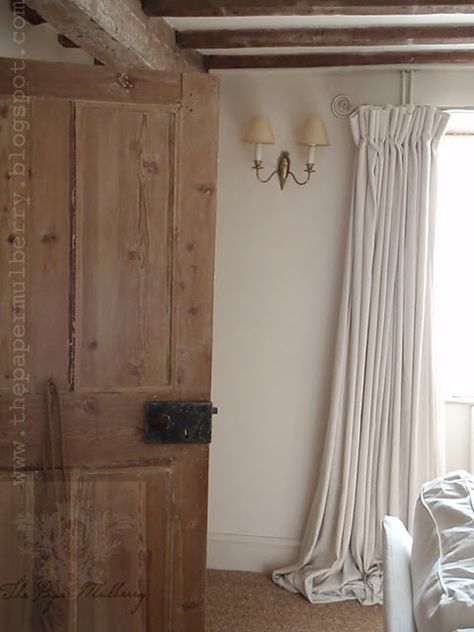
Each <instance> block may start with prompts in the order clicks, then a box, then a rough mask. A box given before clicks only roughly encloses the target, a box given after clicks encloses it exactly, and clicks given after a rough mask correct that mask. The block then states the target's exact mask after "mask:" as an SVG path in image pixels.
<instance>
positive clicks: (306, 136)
mask: <svg viewBox="0 0 474 632" xmlns="http://www.w3.org/2000/svg"><path fill="white" fill-rule="evenodd" d="M298 143H299V144H300V145H308V146H310V147H315V146H316V145H320V146H324V147H327V146H328V145H329V138H328V133H327V131H326V126H325V125H324V122H323V121H322V120H321V119H320V118H318V117H314V118H310V119H308V120H307V121H306V122H305V124H304V125H303V127H302V128H301V130H300V133H299V134H298Z"/></svg>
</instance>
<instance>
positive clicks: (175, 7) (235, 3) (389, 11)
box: [142, 0, 474, 17]
mask: <svg viewBox="0 0 474 632" xmlns="http://www.w3.org/2000/svg"><path fill="white" fill-rule="evenodd" d="M142 6H143V10H144V11H145V13H146V14H147V15H152V16H160V17H219V16H220V17H224V16H254V15H260V16H261V15H335V14H337V15H430V14H436V13H447V14H449V13H451V14H452V13H474V2H472V1H471V0H457V1H456V2H447V1H446V0H431V1H430V2H420V1H414V2H407V0H391V1H383V0H365V1H360V0H358V1H356V0H346V2H344V1H342V0H319V1H313V0H289V1H287V2H283V0H142Z"/></svg>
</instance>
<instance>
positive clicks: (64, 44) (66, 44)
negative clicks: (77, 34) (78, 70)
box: [58, 33, 79, 48]
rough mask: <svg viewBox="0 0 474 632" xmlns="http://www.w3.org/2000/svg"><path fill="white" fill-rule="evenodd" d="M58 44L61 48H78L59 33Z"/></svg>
mask: <svg viewBox="0 0 474 632" xmlns="http://www.w3.org/2000/svg"><path fill="white" fill-rule="evenodd" d="M58 44H59V45H60V46H62V47H63V48H79V46H78V45H77V44H76V43H75V42H73V41H72V40H70V39H69V37H66V36H65V35H62V34H61V33H59V35H58Z"/></svg>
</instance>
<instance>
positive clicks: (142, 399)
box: [0, 59, 217, 632]
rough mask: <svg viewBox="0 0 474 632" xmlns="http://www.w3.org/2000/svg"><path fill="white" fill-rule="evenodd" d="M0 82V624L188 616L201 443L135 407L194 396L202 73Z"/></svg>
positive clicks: (205, 309) (209, 163) (41, 71)
mask: <svg viewBox="0 0 474 632" xmlns="http://www.w3.org/2000/svg"><path fill="white" fill-rule="evenodd" d="M0 94H1V95H3V96H1V99H0V178H1V180H0V182H1V184H0V468H1V470H0V502H1V506H0V507H1V510H0V556H1V557H0V559H2V565H1V570H0V629H1V630H11V631H13V630H14V631H15V632H23V631H25V632H39V631H43V630H45V631H50V630H51V631H52V630H54V632H61V631H62V630H65V631H67V632H99V631H100V632H109V631H110V632H145V631H146V632H162V631H165V630H166V631H172V632H175V631H176V632H179V631H186V632H188V631H189V632H192V631H194V630H196V631H199V630H203V627H204V581H205V576H204V572H205V556H206V544H205V543H206V515H207V480H208V446H207V444H205V443H192V441H194V439H193V436H194V435H193V433H192V432H191V433H190V434H189V435H188V431H187V430H186V432H185V434H184V435H183V439H182V442H180V443H176V444H156V443H145V441H144V409H145V404H146V402H150V401H156V402H160V401H175V400H177V401H192V402H205V401H207V400H209V397H210V376H211V342H212V293H213V259H214V223H215V188H216V153H217V146H216V143H217V125H216V123H217V86H216V81H215V79H213V78H212V77H210V76H208V75H202V74H174V73H158V72H146V71H144V72H143V73H141V74H140V75H134V76H127V75H118V74H115V73H114V72H113V71H111V70H108V69H107V68H105V67H89V66H70V65H64V64H50V63H40V62H27V63H26V64H25V63H24V62H22V61H18V60H16V61H15V60H6V59H3V60H1V61H0ZM48 385H49V386H48ZM47 393H49V395H50V397H49V399H48V397H47V396H46V394H47ZM51 393H52V394H53V395H54V397H55V399H54V401H52V400H51ZM48 402H49V405H48ZM48 411H49V412H48ZM193 423H194V422H193V419H192V418H191V419H189V424H190V426H192V424H193ZM58 454H59V455H60V458H58ZM63 461H64V462H63ZM58 474H61V475H60V476H59V475H58Z"/></svg>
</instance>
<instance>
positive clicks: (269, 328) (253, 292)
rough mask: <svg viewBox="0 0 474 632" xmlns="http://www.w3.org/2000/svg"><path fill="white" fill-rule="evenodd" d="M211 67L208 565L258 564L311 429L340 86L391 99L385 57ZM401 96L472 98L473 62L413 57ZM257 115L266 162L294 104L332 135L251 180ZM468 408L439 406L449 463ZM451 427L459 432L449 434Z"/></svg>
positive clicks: (328, 290)
mask: <svg viewBox="0 0 474 632" xmlns="http://www.w3.org/2000/svg"><path fill="white" fill-rule="evenodd" d="M218 74H219V77H220V79H221V120H220V148H219V149H220V154H219V155H220V159H219V186H218V221H217V260H216V297H215V329H214V375H213V400H214V402H215V403H216V405H217V406H218V407H219V415H218V416H217V417H216V418H215V423H214V439H213V443H212V448H211V487H210V507H209V556H208V562H209V566H210V567H214V568H235V569H248V570H265V571H266V570H270V569H271V568H273V567H275V566H278V565H280V564H284V563H286V562H288V561H290V560H291V558H292V557H293V556H294V553H295V550H296V548H297V546H298V542H299V539H300V537H301V534H302V529H303V525H304V521H305V517H306V512H307V510H308V503H309V502H310V498H311V494H312V490H313V488H314V485H315V480H316V477H317V474H318V465H319V462H320V457H321V449H322V445H323V440H324V431H325V425H326V417H327V413H328V405H329V390H330V383H331V373H332V369H333V350H334V343H335V335H336V320H337V311H338V302H339V295H340V290H341V281H342V270H343V262H344V252H345V242H346V229H347V223H348V217H349V200H350V191H351V179H352V168H353V159H354V148H353V141H352V138H351V136H350V131H349V126H348V122H347V121H345V120H342V121H341V120H338V119H335V118H334V117H333V116H332V114H331V112H330V104H331V100H332V98H333V97H334V96H336V95H337V94H340V93H346V94H348V95H350V96H351V98H352V99H353V102H354V105H360V104H363V103H378V104H384V103H399V100H400V73H399V71H397V70H390V69H388V70H375V69H346V70H325V71H315V70H301V71H253V72H251V71H247V72H242V71H238V72H237V71H232V72H221V73H218ZM414 94H415V102H417V103H426V104H429V103H430V104H436V105H466V104H472V105H474V70H468V71H467V70H462V71H459V70H447V69H445V70H433V69H431V70H424V71H420V72H418V73H417V75H416V81H415V93H414ZM253 114H265V115H267V116H269V117H270V118H271V120H272V122H273V127H274V132H275V135H276V136H277V145H276V146H275V147H269V148H265V149H264V159H265V166H266V168H267V171H268V169H270V168H271V167H272V165H273V164H274V161H275V157H276V156H277V154H278V151H279V150H282V149H289V150H290V152H291V156H292V157H293V159H294V163H293V165H294V167H295V168H296V170H297V171H300V170H301V169H302V167H303V163H304V152H303V151H302V149H301V148H299V147H298V146H297V145H295V143H294V135H295V130H296V129H297V127H298V125H299V124H300V123H301V122H302V121H303V120H304V118H305V117H307V116H310V115H311V114H319V115H320V116H322V117H323V118H324V120H325V121H326V124H327V127H328V132H329V136H330V140H331V143H332V146H331V147H330V148H321V149H318V150H317V173H316V175H315V176H314V180H313V182H311V183H310V184H309V185H307V186H306V187H301V188H300V187H296V186H295V185H294V184H293V183H292V182H289V183H288V185H287V189H286V190H285V191H284V192H281V191H280V190H279V188H278V184H277V182H276V181H272V182H271V183H269V184H266V185H262V184H260V183H258V182H256V180H255V174H254V172H253V171H252V170H251V169H250V167H251V164H252V163H251V160H252V148H251V147H250V146H248V145H245V144H244V143H242V142H241V141H240V137H241V134H242V131H243V128H244V127H245V123H246V121H247V119H248V118H249V117H250V116H251V115H253ZM469 415H470V409H469V408H468V407H465V406H462V405H456V406H455V407H453V405H450V409H449V419H448V421H449V426H450V431H449V432H448V436H449V437H450V438H451V437H452V438H453V441H452V442H451V443H448V465H449V469H454V468H456V467H468V461H466V460H465V459H466V458H467V456H466V455H467V453H466V449H465V448H464V449H462V450H461V449H458V448H459V447H460V446H459V445H458V444H459V443H462V444H463V445H464V446H465V445H467V443H463V442H462V440H461V439H460V437H464V440H466V438H467V437H468V435H467V433H468V419H469ZM458 439H460V441H458Z"/></svg>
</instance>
